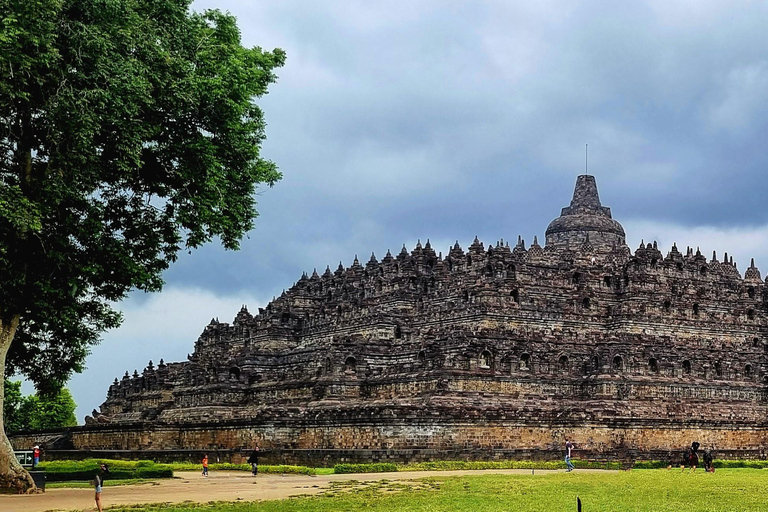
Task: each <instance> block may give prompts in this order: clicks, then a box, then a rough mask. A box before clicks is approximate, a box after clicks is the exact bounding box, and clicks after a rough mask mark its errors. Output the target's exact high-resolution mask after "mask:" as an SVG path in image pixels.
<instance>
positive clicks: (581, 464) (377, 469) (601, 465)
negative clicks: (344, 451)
mask: <svg viewBox="0 0 768 512" xmlns="http://www.w3.org/2000/svg"><path fill="white" fill-rule="evenodd" d="M572 462H573V464H574V466H576V468H578V469H621V463H620V462H595V461H588V460H576V459H574V460H573V461H572ZM482 469H565V462H563V461H532V460H503V461H467V460H441V461H436V462H413V463H410V464H393V463H391V462H378V463H371V464H336V465H335V466H334V467H333V472H334V473H384V472H395V471H456V470H482Z"/></svg>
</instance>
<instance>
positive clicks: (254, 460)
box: [248, 445, 259, 476]
mask: <svg viewBox="0 0 768 512" xmlns="http://www.w3.org/2000/svg"><path fill="white" fill-rule="evenodd" d="M248 464H250V465H251V474H252V475H253V476H256V475H258V474H259V445H256V448H254V449H253V451H252V452H251V456H250V457H248Z"/></svg>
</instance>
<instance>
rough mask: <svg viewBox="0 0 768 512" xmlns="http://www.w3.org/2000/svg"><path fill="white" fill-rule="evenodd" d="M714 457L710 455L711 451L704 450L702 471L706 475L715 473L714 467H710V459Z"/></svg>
mask: <svg viewBox="0 0 768 512" xmlns="http://www.w3.org/2000/svg"><path fill="white" fill-rule="evenodd" d="M714 458H715V457H714V455H713V454H712V450H705V451H704V471H705V472H707V473H714V472H715V466H713V465H712V459H714Z"/></svg>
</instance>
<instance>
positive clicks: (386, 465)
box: [333, 462, 398, 474]
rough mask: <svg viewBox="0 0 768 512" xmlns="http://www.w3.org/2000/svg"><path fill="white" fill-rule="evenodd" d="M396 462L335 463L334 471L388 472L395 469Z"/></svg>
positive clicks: (341, 472)
mask: <svg viewBox="0 0 768 512" xmlns="http://www.w3.org/2000/svg"><path fill="white" fill-rule="evenodd" d="M397 470H398V468H397V464H394V463H392V462H372V463H370V464H336V465H335V466H333V472H334V473H339V474H343V473H390V472H394V471H397Z"/></svg>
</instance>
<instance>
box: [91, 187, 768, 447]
mask: <svg viewBox="0 0 768 512" xmlns="http://www.w3.org/2000/svg"><path fill="white" fill-rule="evenodd" d="M625 240H626V238H625V233H624V229H623V227H622V226H621V224H620V223H619V222H617V221H616V220H614V219H613V218H612V216H611V210H610V208H608V207H605V206H603V205H602V204H601V202H600V198H599V195H598V191H597V184H596V182H595V178H594V177H593V176H588V175H584V176H579V177H578V178H577V181H576V187H575V190H574V194H573V199H572V200H571V203H570V205H569V206H567V207H565V208H563V209H562V212H561V215H560V216H559V217H557V218H556V219H554V220H553V221H552V222H551V223H550V224H549V226H548V228H547V230H546V241H545V244H544V245H543V246H541V245H539V242H538V238H534V240H533V243H532V244H530V245H529V246H526V243H525V241H524V240H522V239H521V238H520V237H518V238H517V241H516V243H513V244H510V243H509V242H506V241H503V240H500V241H498V242H495V243H492V244H489V245H487V246H486V245H485V244H484V243H482V242H481V241H480V240H478V239H477V238H476V239H475V240H474V241H473V242H472V243H471V244H470V245H469V246H468V247H467V248H466V249H464V248H462V247H461V246H460V244H459V243H458V242H456V244H455V245H453V246H452V247H450V248H447V251H446V252H445V253H444V254H443V253H439V252H436V251H435V249H434V248H433V247H432V245H431V244H430V242H429V240H427V241H426V242H425V243H424V244H422V243H421V242H419V243H417V244H416V246H415V247H414V248H413V249H411V250H410V251H409V250H407V249H406V247H403V248H402V250H400V251H399V252H397V253H396V254H395V255H393V254H392V253H390V252H389V251H387V253H386V255H385V256H384V257H383V258H381V260H379V259H378V258H377V257H376V256H375V255H373V254H372V255H371V257H370V259H368V261H367V262H365V263H361V262H360V260H358V258H357V257H355V258H354V261H353V263H352V265H351V266H349V267H345V266H344V265H342V264H339V266H338V268H336V269H335V270H332V269H331V268H330V267H326V269H325V271H324V272H321V273H318V272H317V271H313V272H312V273H311V274H309V275H308V274H303V275H302V276H301V278H300V279H299V280H298V281H297V282H296V283H295V284H294V285H293V286H292V287H291V288H290V289H288V290H287V291H286V292H284V293H283V294H282V295H281V296H280V297H278V298H276V299H275V300H273V301H272V302H270V303H269V304H268V305H266V307H264V308H259V310H258V311H257V312H255V313H256V314H252V313H251V312H250V311H249V310H248V309H247V308H246V307H245V306H243V308H242V309H241V310H240V311H239V312H238V313H237V315H236V316H235V318H234V320H233V321H232V323H225V322H220V321H219V320H218V319H212V320H211V321H210V323H209V324H208V325H207V326H206V327H205V328H204V330H203V332H202V334H201V335H200V337H199V338H198V340H197V341H196V342H195V344H194V351H193V352H192V354H191V355H190V356H189V357H188V360H187V361H183V362H177V363H165V362H163V361H161V362H160V364H158V365H157V366H154V365H153V364H152V362H151V361H150V363H149V364H148V366H147V367H146V368H144V369H143V371H142V372H141V373H139V372H134V373H133V375H132V376H131V375H130V374H129V373H126V375H125V376H123V377H122V379H120V380H117V379H116V380H115V383H114V384H113V385H112V386H111V387H110V388H109V391H108V394H107V400H106V401H105V402H104V404H102V406H101V411H100V412H98V413H95V414H94V418H95V419H92V421H91V422H90V423H91V426H90V427H87V428H86V430H88V429H90V430H88V432H89V434H88V435H89V437H88V441H82V447H84V448H88V447H91V448H93V447H101V448H105V447H110V446H111V445H110V444H109V443H113V444H114V441H108V440H107V439H108V438H107V437H106V436H104V437H103V438H101V437H99V435H98V434H99V429H106V428H109V429H111V431H112V432H114V430H115V429H118V430H119V429H120V428H124V429H128V430H130V429H131V428H134V427H135V426H136V425H141V426H142V428H144V429H147V430H148V431H150V432H155V433H156V434H155V435H156V436H158V437H157V439H156V440H155V441H154V443H155V444H154V445H153V446H155V447H157V446H158V445H160V444H162V445H163V446H165V447H166V448H167V449H195V448H200V449H204V448H207V447H209V446H211V441H210V439H213V438H216V439H218V436H219V435H220V434H221V432H223V431H224V430H227V431H228V432H230V434H228V437H226V439H227V440H226V441H220V442H219V444H221V445H222V446H225V447H230V448H233V449H234V448H236V447H237V443H239V442H241V441H242V443H243V444H247V442H251V441H252V440H253V439H258V440H260V442H261V443H262V444H263V446H266V447H268V448H269V447H271V448H272V449H275V450H277V449H284V450H307V451H309V450H316V449H329V448H333V449H344V450H351V451H355V450H358V451H359V450H367V451H368V452H367V453H369V455H370V453H379V452H377V451H376V450H382V451H386V450H397V449H402V450H411V453H412V454H417V453H427V451H428V450H437V451H438V452H440V453H443V454H454V455H456V454H461V456H469V457H477V458H482V457H485V456H486V455H487V453H490V452H499V453H505V452H506V453H509V454H514V453H518V454H520V453H523V454H533V453H538V452H541V453H543V452H546V451H548V450H549V451H552V450H557V449H558V446H559V443H560V441H561V440H562V436H563V435H565V433H569V435H572V436H574V437H575V438H577V439H579V444H580V448H581V449H584V450H586V451H588V452H591V453H595V454H600V453H602V454H614V455H621V454H626V453H630V452H631V453H643V452H647V453H649V454H653V453H656V454H658V453H661V452H664V451H665V450H673V449H677V448H679V447H680V446H684V445H686V444H689V443H690V437H691V436H694V437H696V438H697V439H698V440H699V441H701V442H702V445H703V446H710V445H711V446H715V447H716V448H717V449H718V450H719V451H720V453H722V454H728V453H733V454H735V455H739V456H759V455H761V454H762V455H764V450H765V448H764V447H765V446H766V445H768V443H766V441H768V437H767V436H766V432H767V431H768V430H767V429H766V425H767V421H766V420H767V416H766V412H767V407H766V406H767V405H768V403H767V399H766V390H767V389H768V357H767V356H768V353H767V352H766V347H767V345H766V314H767V307H766V286H765V283H764V282H763V281H762V279H761V275H760V271H759V270H758V269H757V268H756V267H755V265H754V261H753V262H752V263H751V265H750V266H749V268H747V269H746V272H745V273H744V275H743V276H742V275H741V274H740V272H739V271H738V269H737V267H736V264H735V263H734V261H733V259H732V258H731V257H729V256H728V255H727V254H725V255H724V256H723V258H718V257H717V255H716V254H713V255H712V258H711V259H708V258H707V257H705V256H704V255H702V253H701V252H700V251H699V249H698V248H697V249H693V248H690V247H689V248H686V249H683V250H680V249H678V247H676V246H675V245H673V246H672V247H671V248H667V249H666V254H664V253H662V251H661V250H660V249H659V247H658V246H657V243H656V242H648V243H641V244H640V246H639V247H638V248H636V249H635V250H634V251H632V250H631V249H630V248H629V247H627V245H626V241H625ZM193 425H194V429H197V430H200V429H202V430H204V431H205V432H207V434H206V436H207V437H206V436H183V435H177V436H176V437H173V436H170V434H169V436H170V437H167V438H166V437H162V436H163V434H161V433H160V432H161V431H162V432H168V431H171V430H174V429H176V431H178V432H186V431H187V430H189V429H191V428H193V427H192V426H193ZM276 425H277V426H280V428H277V427H276ZM231 432H237V434H236V435H235V434H232V433H231ZM174 435H176V434H174ZM221 435H223V434H221ZM147 436H148V437H147ZM147 436H145V438H151V437H152V435H149V434H148V435H147ZM203 438H205V439H206V440H205V441H203V440H202V439H203ZM109 439H113V438H109ZM222 439H223V438H222ZM244 440H250V441H244ZM161 441H162V442H161ZM89 443H90V444H89ZM100 443H101V444H100ZM142 443H146V441H136V442H135V443H133V444H131V446H130V448H132V449H141V448H143V447H145V446H144V445H142ZM371 450H373V452H371ZM420 450H421V451H420ZM413 457H416V455H413ZM438 458H439V457H438Z"/></svg>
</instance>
